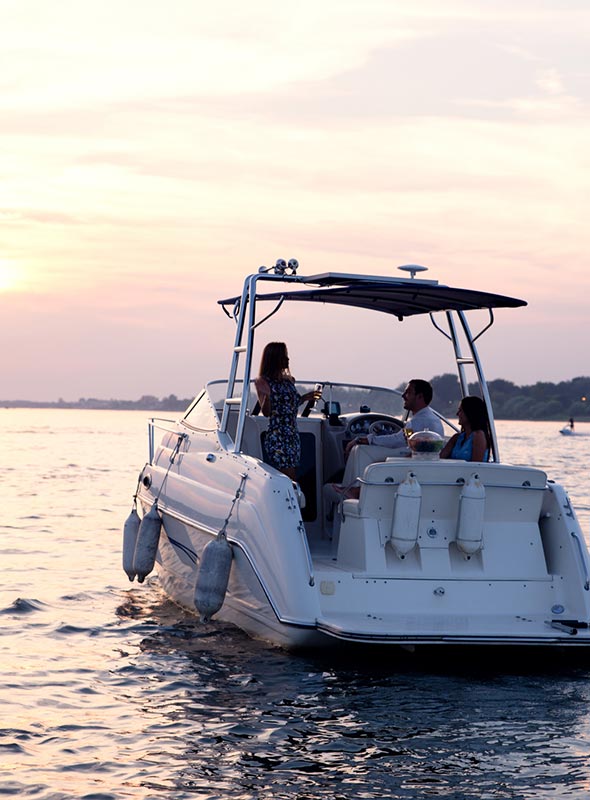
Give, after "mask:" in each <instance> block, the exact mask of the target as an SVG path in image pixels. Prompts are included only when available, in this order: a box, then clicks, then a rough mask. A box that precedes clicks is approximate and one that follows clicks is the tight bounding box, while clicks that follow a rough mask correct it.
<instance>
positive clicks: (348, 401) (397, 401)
mask: <svg viewBox="0 0 590 800" xmlns="http://www.w3.org/2000/svg"><path fill="white" fill-rule="evenodd" d="M317 383H321V384H322V387H323V390H322V399H321V400H320V401H319V402H318V404H317V410H318V411H319V412H321V411H322V409H323V407H324V403H328V404H330V403H339V404H340V414H355V413H357V414H358V413H359V412H362V413H368V411H376V412H380V413H382V414H391V415H392V416H395V417H399V416H401V415H402V414H403V413H404V410H403V400H402V396H401V395H402V393H401V390H398V389H387V388H385V387H381V386H365V385H361V384H350V383H337V382H334V381H322V380H319V379H318V380H315V381H309V380H305V381H297V384H296V385H297V391H298V392H299V394H305V393H306V392H309V391H311V390H312V389H313V388H314V386H315V385H316V384H317ZM227 386H228V382H227V381H226V380H219V381H211V382H210V383H208V384H207V393H208V394H209V398H210V400H211V403H212V405H213V407H214V408H215V410H216V412H217V415H218V416H219V419H221V414H222V411H223V402H224V400H225V398H226V396H227ZM241 393H242V382H241V381H236V386H235V390H234V395H235V396H236V397H240V396H241ZM255 406H256V391H255V389H254V381H251V382H250V392H249V393H248V405H247V413H248V414H251V413H252V412H253V411H254V409H255Z"/></svg>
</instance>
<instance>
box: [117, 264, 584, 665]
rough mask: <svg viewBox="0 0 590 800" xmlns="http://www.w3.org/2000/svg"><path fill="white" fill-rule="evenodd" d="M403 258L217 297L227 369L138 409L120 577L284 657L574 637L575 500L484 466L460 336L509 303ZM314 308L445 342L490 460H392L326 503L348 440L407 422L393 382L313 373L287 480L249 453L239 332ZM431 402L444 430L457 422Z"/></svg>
mask: <svg viewBox="0 0 590 800" xmlns="http://www.w3.org/2000/svg"><path fill="white" fill-rule="evenodd" d="M400 269H401V270H402V271H403V274H401V275H399V276H398V275H394V276H383V275H364V274H347V273H341V272H321V273H317V274H311V275H308V276H303V275H301V274H300V272H299V265H298V263H297V261H296V260H295V259H292V260H291V261H289V262H288V263H286V262H285V261H284V260H279V261H277V264H276V265H274V266H272V267H261V268H260V269H259V270H258V271H254V272H252V273H251V274H249V275H247V276H246V277H245V280H244V283H243V286H242V289H241V293H240V294H236V295H235V296H232V297H228V298H225V299H222V300H220V301H219V304H220V306H221V309H222V310H223V311H224V312H225V314H226V315H227V317H229V319H230V320H231V322H232V324H233V325H234V326H235V336H234V337H233V338H234V344H233V350H232V352H231V353H230V354H229V358H228V362H229V363H228V372H227V377H220V378H216V379H214V380H212V381H211V382H209V383H207V384H206V385H205V386H204V387H203V388H202V390H201V391H200V392H199V393H198V394H197V395H196V397H195V399H194V401H193V402H192V403H191V404H190V406H189V407H188V409H187V410H186V413H184V414H183V415H182V417H181V418H180V419H178V420H173V419H165V418H158V417H154V418H152V419H150V420H149V423H148V435H149V459H148V461H147V463H146V464H145V465H144V466H143V468H142V470H141V473H140V475H139V479H138V483H137V489H136V493H135V495H134V507H133V510H132V514H131V515H130V517H129V519H128V521H127V523H126V525H125V533H124V545H123V562H124V568H125V571H126V572H127V574H128V576H129V578H130V579H131V580H133V579H134V578H135V577H137V579H138V580H139V581H140V582H141V581H143V580H145V578H146V577H147V576H148V575H149V574H150V573H151V570H152V569H155V570H157V573H158V577H159V583H160V585H161V587H162V589H163V591H164V592H165V593H166V594H167V595H168V596H169V597H170V598H171V599H172V600H173V601H175V602H176V603H177V604H179V605H180V606H182V607H184V608H185V609H188V610H189V611H191V612H193V613H195V614H197V615H199V616H200V617H201V619H202V620H205V621H209V620H211V619H212V622H215V620H220V621H222V622H229V623H233V624H234V625H236V626H238V627H239V628H241V629H242V630H243V631H245V632H247V633H248V634H249V635H250V636H252V637H256V638H260V639H263V640H265V641H267V642H271V643H272V644H275V645H278V646H281V647H284V648H287V649H292V650H296V649H298V648H330V647H332V648H336V647H338V646H341V645H345V646H346V645H350V646H356V645H363V646H373V645H375V646H380V647H383V646H386V647H389V646H391V648H402V649H406V650H411V651H416V650H419V649H420V648H427V647H431V646H441V647H444V648H452V647H462V648H463V647H480V646H486V647H488V646H498V647H504V646H509V647H510V646H514V647H521V648H529V652H531V651H530V648H535V647H539V648H570V649H571V648H580V647H587V646H588V645H589V644H590V628H589V624H590V567H589V557H588V551H587V547H586V543H585V540H584V537H583V535H582V531H581V529H580V525H579V523H578V520H577V517H576V513H575V510H574V508H573V507H572V504H571V502H570V500H569V498H568V495H567V492H566V490H565V488H564V487H562V486H561V485H560V484H558V483H556V482H554V481H552V480H549V479H548V477H547V475H546V473H545V472H544V471H543V470H541V469H538V468H534V467H532V466H531V467H529V466H522V465H513V464H509V463H504V462H503V461H502V460H501V457H500V445H499V442H498V437H497V435H496V430H495V426H494V417H493V409H492V404H491V401H490V395H489V391H488V387H487V383H486V380H485V376H484V370H483V366H482V362H481V359H480V356H479V354H478V350H477V347H476V340H478V339H479V337H480V336H482V334H484V333H485V332H486V331H487V330H488V329H489V328H490V327H491V326H492V325H493V324H494V322H495V317H494V312H495V310H496V309H498V308H504V309H506V308H514V309H516V308H519V307H522V306H525V305H526V302H525V301H524V300H520V299H518V298H512V297H507V296H504V295H499V294H494V293H489V292H483V291H478V290H471V289H466V288H455V287H451V286H447V285H444V284H441V283H439V282H438V281H436V280H431V279H429V278H426V277H425V276H424V275H423V273H424V272H425V271H426V268H425V267H422V266H420V265H414V264H410V265H404V266H402V267H400ZM325 305H329V306H331V307H332V306H333V307H335V309H337V308H338V307H343V312H344V313H345V314H347V315H348V316H347V317H346V318H345V320H350V318H351V317H350V315H353V314H355V313H356V312H355V309H369V310H371V311H372V312H373V313H379V314H385V315H387V316H388V318H389V319H391V321H392V323H393V325H394V326H397V328H396V331H397V330H399V327H400V326H399V323H400V321H401V322H402V323H403V322H404V321H405V320H407V319H409V318H413V317H419V318H421V319H423V320H424V321H425V322H426V323H427V324H428V327H429V329H430V330H431V331H432V334H433V336H435V337H437V338H438V337H440V336H442V337H443V339H444V340H446V342H447V343H448V346H449V351H450V357H451V360H452V362H453V365H454V368H455V369H456V372H457V375H458V379H459V384H460V387H461V392H462V395H463V396H465V395H467V394H473V393H474V389H473V385H474V384H473V383H472V384H470V383H469V375H472V376H473V379H474V382H475V384H476V385H477V387H478V388H477V391H478V393H479V395H480V396H481V398H482V399H483V400H484V402H485V403H486V406H487V408H488V413H489V419H490V426H491V436H492V444H491V452H490V460H489V461H487V462H485V463H473V462H468V461H457V460H441V459H438V458H432V457H426V454H424V457H421V454H420V453H419V452H414V453H413V455H412V456H411V457H408V456H407V454H406V453H405V452H403V453H400V454H397V455H396V454H394V455H389V456H387V457H386V458H385V459H384V460H382V461H375V462H372V463H370V464H369V465H368V466H367V467H366V468H365V470H364V472H363V474H362V475H361V476H359V479H358V484H359V487H360V488H359V492H358V497H346V496H345V495H344V496H343V497H342V499H341V501H340V502H339V503H338V504H337V505H336V507H335V506H334V503H329V502H327V501H326V488H325V487H326V486H329V485H330V482H332V481H334V480H337V479H338V475H339V474H341V472H342V468H343V466H344V456H343V451H344V447H345V445H346V443H347V442H348V441H350V439H351V438H352V437H356V436H358V435H359V434H360V433H366V432H367V431H370V430H375V428H376V427H379V428H380V429H381V430H385V431H388V430H389V431H396V430H400V429H402V428H403V427H404V424H405V420H404V419H403V408H402V401H401V399H400V393H399V391H396V390H395V389H392V388H391V387H388V386H379V385H366V384H362V383H361V384H350V383H346V382H339V381H337V380H335V378H336V377H337V376H330V375H326V374H322V375H316V376H313V378H312V379H311V380H309V381H298V383H297V385H298V389H299V390H300V391H301V393H303V392H305V391H306V390H309V389H312V388H313V387H314V385H315V384H320V385H321V386H322V387H323V389H322V398H321V400H320V401H319V402H318V403H317V405H316V407H315V408H308V407H306V408H305V409H304V411H303V413H302V414H301V416H299V417H298V420H297V423H298V428H299V433H300V436H301V443H302V458H301V464H300V467H299V469H298V473H297V479H296V480H295V481H294V480H292V479H291V478H289V477H287V475H285V474H283V473H281V472H279V471H277V470H276V469H274V468H273V467H272V466H270V465H269V464H267V463H265V461H264V456H263V449H262V442H263V438H264V434H265V429H266V427H267V424H268V420H267V418H266V417H264V416H262V415H260V414H259V413H258V408H257V399H256V393H255V390H254V383H253V374H252V373H253V364H252V360H253V351H254V345H255V339H256V337H259V336H261V331H264V324H265V322H266V321H267V320H268V319H269V318H271V317H273V316H274V315H275V314H277V313H279V312H281V313H283V312H284V310H285V309H287V308H291V309H295V310H296V309H299V308H300V309H301V311H302V313H304V314H305V315H306V317H309V316H310V315H311V314H312V313H314V311H317V310H321V309H323V308H324V307H325ZM474 322H476V323H477V325H478V328H477V332H472V327H473V324H474ZM343 324H346V322H343ZM348 324H350V323H348ZM360 333H361V332H360V331H359V335H360ZM366 333H367V336H368V344H367V347H370V346H371V330H370V329H369V330H367V331H366ZM256 341H258V340H257V339H256ZM261 342H264V340H261ZM373 344H374V343H373ZM404 377H407V376H404ZM437 413H438V414H439V417H440V418H441V419H442V420H443V422H444V425H445V433H446V432H447V431H448V433H449V434H452V433H453V432H454V431H456V430H457V428H456V425H455V424H454V422H453V421H451V420H449V419H446V418H445V417H444V415H443V414H441V413H439V412H437ZM383 449H384V450H386V448H383ZM138 511H139V512H141V517H140V514H139V513H138Z"/></svg>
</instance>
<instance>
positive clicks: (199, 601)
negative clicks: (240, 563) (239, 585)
mask: <svg viewBox="0 0 590 800" xmlns="http://www.w3.org/2000/svg"><path fill="white" fill-rule="evenodd" d="M231 560H232V549H231V545H230V544H229V542H228V541H227V539H226V537H225V535H221V534H220V535H218V536H217V538H216V539H213V540H212V541H211V542H209V543H208V544H207V546H206V547H205V549H204V550H203V554H202V556H201V564H200V567H199V574H198V576H197V585H196V587H195V608H196V609H197V611H198V612H199V614H200V615H201V621H202V622H208V621H209V620H210V619H211V617H212V616H213V614H215V613H217V611H219V609H220V608H221V606H222V605H223V601H224V600H225V593H226V591H227V584H228V581H229V572H230V568H231Z"/></svg>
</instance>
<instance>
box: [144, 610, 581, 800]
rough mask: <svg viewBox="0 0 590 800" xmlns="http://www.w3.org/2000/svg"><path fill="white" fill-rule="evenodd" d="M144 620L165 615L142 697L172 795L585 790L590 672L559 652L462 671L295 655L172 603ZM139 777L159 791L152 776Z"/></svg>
mask: <svg viewBox="0 0 590 800" xmlns="http://www.w3.org/2000/svg"><path fill="white" fill-rule="evenodd" d="M135 610H138V611H140V609H138V608H137V607H135ZM145 611H146V609H143V611H141V613H143V612H145ZM159 614H161V616H159ZM148 616H151V618H152V620H153V621H154V622H156V621H157V622H158V624H157V628H156V629H155V630H154V631H153V632H151V633H149V634H148V635H147V636H145V637H144V638H143V639H142V641H141V648H140V650H141V660H140V661H136V663H135V670H136V675H135V677H136V680H137V681H138V684H141V685H142V687H143V688H142V691H141V692H140V693H138V694H137V696H136V698H135V700H136V702H139V703H140V704H141V707H142V713H143V714H144V715H145V719H146V720H150V724H149V726H148V728H147V729H146V731H145V733H146V736H147V737H148V738H149V739H150V740H151V742H152V743H153V746H152V747H151V748H149V750H148V751H146V754H145V758H146V759H149V761H150V763H151V764H152V765H153V768H154V775H160V777H161V774H162V770H166V769H167V770H168V773H167V774H168V776H169V782H167V786H169V787H170V786H172V785H174V788H175V792H180V794H178V795H177V794H175V796H179V797H185V796H186V797H189V796H194V795H199V796H200V797H210V798H213V797H236V798H238V797H239V798H244V797H247V798H249V797H252V798H254V797H264V796H268V797H270V796H272V797H275V798H285V800H287V799H288V800H293V799H294V798H298V800H300V799H301V798H306V797H309V798H322V797H326V798H327V797H334V798H349V797H353V796H354V797H367V798H373V797H375V798H377V797H379V798H383V797H391V798H409V797H414V798H416V797H432V796H437V797H448V798H453V797H457V798H458V797H476V798H484V797H494V798H514V797H523V798H526V797H533V796H534V797H542V796H546V797H549V796H551V797H555V796H557V797H559V796H565V795H566V794H567V795H571V792H572V791H585V788H586V777H585V774H586V771H587V763H588V756H587V753H588V745H589V742H588V730H587V722H586V720H587V717H588V708H589V703H590V688H589V684H588V676H589V670H588V669H587V668H586V667H584V666H573V667H570V668H569V669H567V670H566V671H565V673H564V668H563V662H562V663H561V666H559V665H558V664H557V663H553V664H551V663H550V664H547V665H542V666H541V668H539V667H537V668H536V669H532V666H531V663H530V662H529V663H528V664H527V663H525V662H522V661H520V662H515V663H513V664H512V665H510V664H506V663H503V664H497V665H491V664H490V661H489V656H488V657H487V659H486V660H485V661H483V662H478V661H477V660H471V661H469V660H468V661H465V662H463V663H462V664H457V662H456V660H455V664H454V668H452V666H451V663H450V662H448V661H447V662H444V661H441V660H440V659H439V660H438V661H437V660H432V659H433V657H434V656H429V657H428V659H429V660H424V659H420V658H418V659H416V658H415V657H411V656H409V655H407V654H406V655H404V656H403V657H402V659H401V660H400V661H399V662H396V661H394V659H393V657H392V653H391V651H377V650H369V651H361V652H354V653H351V652H350V651H349V652H346V651H345V652H343V653H341V654H340V656H339V657H338V658H337V659H334V656H333V655H331V656H330V657H329V658H322V657H318V656H310V655H305V656H296V655H292V654H287V653H284V652H283V651H280V650H277V649H275V648H273V647H270V646H268V645H265V644H263V643H260V642H254V641H252V640H251V639H249V638H248V637H246V636H245V635H243V634H242V633H241V632H239V631H237V630H236V629H234V628H232V627H231V626H226V625H216V624H215V623H210V624H209V625H202V624H201V623H199V622H198V621H197V620H196V619H194V618H192V617H190V616H188V615H184V614H183V613H182V612H180V611H179V610H178V609H176V608H175V607H174V606H172V605H171V604H168V603H167V602H164V603H162V605H161V606H160V607H159V608H158V607H157V606H154V607H152V608H151V609H150V610H149V614H148ZM175 616H176V619H174V617H175ZM506 667H508V669H506ZM180 743H182V746H180V747H179V744H180ZM171 765H176V766H175V768H174V769H173V770H172V772H173V774H172V773H171V772H170V769H171ZM148 772H149V770H148ZM143 782H144V786H146V787H150V786H151V788H152V789H154V790H156V789H157V786H156V783H154V784H152V783H151V781H150V778H149V775H148V774H147V772H146V774H144V776H143Z"/></svg>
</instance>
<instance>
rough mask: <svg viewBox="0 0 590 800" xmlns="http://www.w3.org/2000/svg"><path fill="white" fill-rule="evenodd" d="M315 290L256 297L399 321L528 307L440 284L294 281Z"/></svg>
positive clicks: (321, 278)
mask: <svg viewBox="0 0 590 800" xmlns="http://www.w3.org/2000/svg"><path fill="white" fill-rule="evenodd" d="M293 280H294V281H295V282H297V283H298V284H304V285H306V286H309V285H310V284H312V285H313V288H305V289H296V290H292V289H285V290H283V291H279V292H271V293H268V294H262V293H260V294H259V293H258V292H257V294H256V299H257V300H274V301H275V302H281V301H290V300H297V301H301V302H308V303H309V302H311V303H335V304H338V305H343V306H355V307H357V308H366V309H370V310H373V311H382V312H383V313H385V314H393V315H394V316H396V317H397V318H398V319H400V320H401V319H403V318H404V317H411V316H414V315H416V314H430V313H434V312H436V311H471V310H474V309H482V308H483V309H486V308H487V309H492V308H517V307H519V306H526V305H527V303H526V301H525V300H519V299H517V298H515V297H506V296H504V295H500V294H490V293H489V292H480V291H475V290H471V289H456V288H453V287H451V286H441V285H439V284H438V282H436V281H429V280H428V281H427V280H416V279H413V278H412V279H407V278H406V279H404V278H383V277H377V276H366V275H345V274H337V273H323V274H321V275H314V276H311V277H306V278H304V277H299V276H298V277H296V278H295V279H293V278H292V279H291V281H293ZM240 299H241V298H240V297H233V298H228V299H227V300H219V301H218V302H219V304H220V305H222V306H224V307H225V306H233V307H235V305H236V303H238V302H239V301H240Z"/></svg>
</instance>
